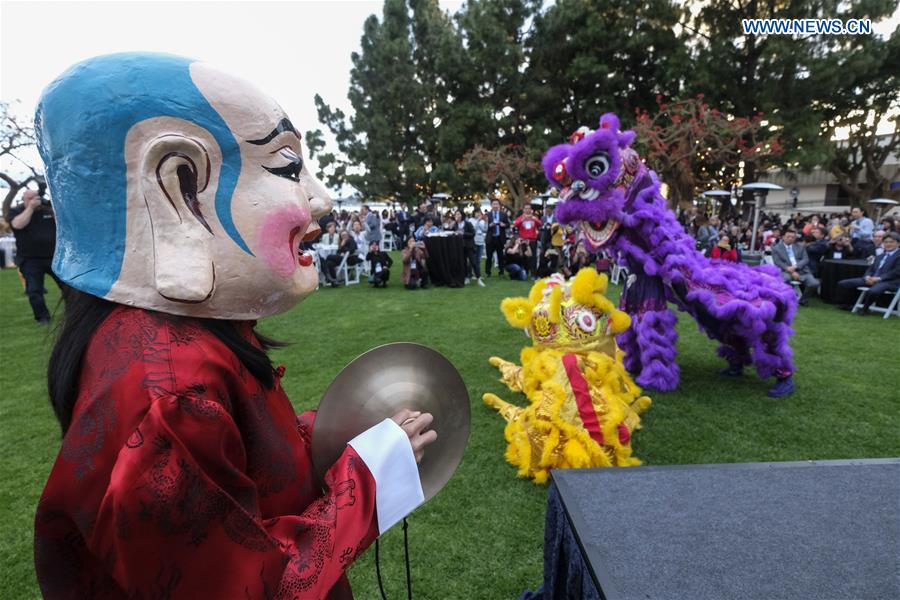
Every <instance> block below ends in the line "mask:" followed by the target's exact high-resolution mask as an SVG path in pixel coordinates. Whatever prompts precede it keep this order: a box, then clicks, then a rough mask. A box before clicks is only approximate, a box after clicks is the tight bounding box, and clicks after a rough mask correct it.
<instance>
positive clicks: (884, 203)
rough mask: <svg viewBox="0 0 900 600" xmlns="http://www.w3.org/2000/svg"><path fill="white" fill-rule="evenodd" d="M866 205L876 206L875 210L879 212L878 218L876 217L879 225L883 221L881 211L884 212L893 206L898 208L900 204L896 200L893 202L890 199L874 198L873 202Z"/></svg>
mask: <svg viewBox="0 0 900 600" xmlns="http://www.w3.org/2000/svg"><path fill="white" fill-rule="evenodd" d="M866 204H874V205H875V209H876V210H877V211H878V216H877V217H875V222H876V223H877V222H878V221H880V220H881V211H883V210H884V209H885V208H888V207H891V206H897V205H898V204H900V202H897V201H896V200H891V199H889V198H873V199H872V200H869V201H868V202H866Z"/></svg>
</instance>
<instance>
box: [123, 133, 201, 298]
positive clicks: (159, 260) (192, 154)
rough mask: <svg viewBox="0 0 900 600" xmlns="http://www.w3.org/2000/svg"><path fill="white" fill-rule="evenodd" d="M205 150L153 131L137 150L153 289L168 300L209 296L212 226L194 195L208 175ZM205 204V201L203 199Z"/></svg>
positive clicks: (183, 138)
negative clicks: (153, 135)
mask: <svg viewBox="0 0 900 600" xmlns="http://www.w3.org/2000/svg"><path fill="white" fill-rule="evenodd" d="M210 169H211V166H210V162H209V154H208V153H207V151H206V148H204V146H203V144H202V143H201V142H199V141H198V140H196V139H193V138H189V137H186V136H183V135H179V134H167V135H162V136H159V137H157V138H155V139H153V140H151V141H149V142H148V143H147V145H146V146H145V147H144V149H143V152H142V155H141V193H142V194H143V197H144V201H145V202H146V204H147V210H148V212H149V214H150V223H151V228H152V231H151V234H152V236H153V271H154V282H155V286H156V291H157V292H159V294H160V295H161V296H163V297H164V298H166V299H168V300H171V301H173V302H187V303H196V302H202V301H204V300H206V299H207V298H208V297H209V296H211V295H212V292H213V287H214V285H215V268H214V266H213V262H212V254H211V253H210V244H211V242H212V237H213V234H212V230H211V229H210V227H209V224H208V223H207V222H206V217H205V216H204V214H203V212H202V210H201V202H200V200H199V196H200V195H202V193H203V192H204V191H205V190H206V187H207V184H208V183H209V176H210ZM205 204H206V205H207V206H211V205H212V203H211V202H207V203H205Z"/></svg>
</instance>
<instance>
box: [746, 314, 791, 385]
mask: <svg viewBox="0 0 900 600" xmlns="http://www.w3.org/2000/svg"><path fill="white" fill-rule="evenodd" d="M766 325H767V327H766V331H765V333H763V335H762V339H761V340H760V342H759V343H758V344H757V345H756V349H755V352H754V358H755V360H756V372H757V373H759V376H760V377H761V378H762V379H766V378H767V377H769V376H771V375H774V376H775V378H776V382H775V385H774V386H772V387H771V388H770V389H769V391H768V395H769V396H771V397H772V398H781V397H783V396H789V395H791V394H793V393H794V380H793V374H794V360H793V353H792V352H791V345H790V338H791V333H793V332H792V331H791V328H790V326H788V324H787V323H783V322H779V321H775V322H771V323H767V324H766Z"/></svg>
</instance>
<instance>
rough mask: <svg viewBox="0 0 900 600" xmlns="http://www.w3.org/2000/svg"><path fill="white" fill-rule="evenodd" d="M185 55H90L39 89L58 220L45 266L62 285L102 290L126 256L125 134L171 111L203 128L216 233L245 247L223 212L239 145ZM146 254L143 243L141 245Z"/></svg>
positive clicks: (40, 132)
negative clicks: (217, 156) (215, 178)
mask: <svg viewBox="0 0 900 600" xmlns="http://www.w3.org/2000/svg"><path fill="white" fill-rule="evenodd" d="M192 62H194V61H192V60H190V59H187V58H182V57H178V56H171V55H165V54H150V53H128V54H113V55H108V56H101V57H97V58H92V59H90V60H87V61H84V62H82V63H79V64H77V65H75V66H73V67H72V68H70V69H69V70H68V71H66V72H65V73H63V74H62V75H61V76H60V77H59V78H57V79H56V80H55V81H54V82H53V83H51V84H50V85H49V86H47V88H46V89H45V90H44V93H43V95H42V96H41V100H40V103H39V104H38V108H37V114H36V116H35V129H36V131H37V137H38V149H39V150H40V153H41V157H42V158H43V160H44V164H45V165H46V167H47V181H48V183H49V185H50V190H51V192H52V193H53V204H54V210H55V212H56V220H57V244H56V255H55V256H54V258H53V270H54V271H55V272H56V273H57V275H58V276H59V277H60V278H61V279H62V280H63V281H65V282H67V283H69V284H70V285H72V286H73V287H75V288H77V289H80V290H82V291H84V292H87V293H89V294H93V295H95V296H100V297H102V296H105V295H106V294H107V293H108V292H109V290H110V288H111V287H112V285H113V283H115V281H116V280H117V279H118V277H119V272H120V270H121V268H122V261H123V258H124V255H125V223H126V215H125V213H126V207H127V198H126V194H127V190H126V187H127V183H126V182H127V165H126V164H125V140H126V137H127V135H128V132H129V130H130V129H131V128H132V127H133V126H134V125H135V124H137V123H140V122H141V121H144V120H146V119H151V118H155V117H173V118H178V119H184V120H186V121H190V122H192V123H195V124H196V125H198V126H200V127H202V128H204V129H206V130H207V131H209V133H210V134H211V135H212V136H213V137H214V138H215V140H216V142H217V143H218V144H219V148H220V150H221V154H222V166H221V170H220V172H219V183H218V187H217V189H216V198H215V207H216V213H217V215H218V218H219V222H220V223H221V224H222V227H223V228H224V230H225V232H226V233H227V234H228V235H229V236H230V237H231V239H232V240H234V242H235V243H236V244H237V245H238V246H239V247H240V248H241V249H242V250H243V251H245V252H247V253H250V249H249V248H248V247H247V244H246V243H245V242H244V240H243V238H242V237H241V235H240V233H239V232H238V230H237V228H236V227H235V224H234V221H233V219H232V215H231V198H232V194H233V192H234V188H235V185H236V184H237V180H238V176H239V175H240V172H241V155H240V150H239V148H238V142H237V140H236V139H235V137H234V134H233V133H232V132H231V129H230V128H229V127H228V125H227V124H226V123H225V121H224V120H223V119H222V117H221V116H220V115H219V113H218V112H216V110H215V109H214V108H213V107H212V105H211V104H210V103H209V101H208V100H207V99H206V98H205V97H204V96H203V94H202V93H201V92H200V90H199V89H198V88H197V86H196V85H195V84H194V82H193V80H192V79H191V74H190V65H191V63H192ZM148 252H150V249H148Z"/></svg>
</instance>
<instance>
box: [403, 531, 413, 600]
mask: <svg viewBox="0 0 900 600" xmlns="http://www.w3.org/2000/svg"><path fill="white" fill-rule="evenodd" d="M407 529H409V523H407V522H406V517H403V554H404V555H405V558H406V597H407V598H408V599H409V600H412V575H411V574H410V571H409V537H408V536H407V534H406V530H407Z"/></svg>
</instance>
